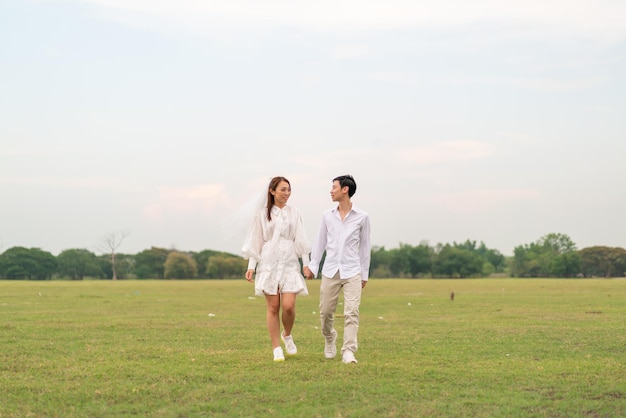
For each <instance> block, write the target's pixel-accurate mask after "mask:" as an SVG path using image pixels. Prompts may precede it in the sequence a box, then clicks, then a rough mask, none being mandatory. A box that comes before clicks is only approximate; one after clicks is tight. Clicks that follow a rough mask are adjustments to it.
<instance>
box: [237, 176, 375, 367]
mask: <svg viewBox="0 0 626 418" xmlns="http://www.w3.org/2000/svg"><path fill="white" fill-rule="evenodd" d="M355 191H356V182H355V181H354V178H353V177H352V176H350V175H345V176H339V177H336V178H334V179H333V184H332V189H331V190H330V196H331V198H332V200H333V202H337V204H338V205H337V206H336V207H334V208H332V209H329V210H327V211H325V212H324V214H323V216H322V223H321V226H320V231H319V234H318V237H317V240H316V242H315V244H314V245H313V247H312V248H311V246H310V245H309V242H308V239H307V236H306V232H305V229H304V224H303V221H302V217H301V215H300V212H299V211H298V209H297V208H295V207H293V206H288V205H287V200H288V199H289V197H290V196H291V184H290V183H289V180H287V179H286V178H284V177H274V178H273V179H272V180H271V181H270V184H269V186H268V190H267V204H266V205H265V207H264V208H263V209H262V210H261V211H259V212H257V213H256V214H255V218H254V222H253V224H252V226H251V227H250V230H249V231H248V235H247V237H246V240H245V243H244V246H243V248H242V253H243V257H244V258H245V259H248V260H249V262H248V270H247V271H246V280H248V281H249V282H252V281H253V280H254V284H255V285H254V288H255V294H257V295H259V296H260V295H264V296H265V300H266V302H267V328H268V330H269V334H270V339H271V342H272V347H273V350H274V351H273V352H274V361H284V360H285V355H284V353H283V349H282V346H281V344H280V341H281V340H282V342H283V343H284V344H285V349H286V351H287V354H289V355H295V354H296V353H297V352H298V350H297V348H296V345H295V343H294V341H293V336H292V335H291V331H292V328H293V324H294V321H295V318H296V295H298V294H300V295H308V290H307V286H306V282H305V281H304V277H303V275H302V273H301V272H300V262H299V258H302V266H303V267H304V276H305V277H306V279H307V280H310V279H312V278H313V277H315V276H317V274H318V272H319V267H320V264H321V262H322V257H323V255H324V252H326V255H325V258H324V260H323V269H322V284H321V286H320V318H321V323H322V335H323V336H324V339H325V346H324V355H325V357H326V358H327V359H332V358H335V356H336V355H337V347H336V345H335V342H336V340H337V332H336V331H335V329H334V326H333V324H334V313H335V310H336V308H337V300H338V299H339V293H340V292H341V290H342V289H343V296H344V333H343V345H342V347H341V354H342V359H343V362H344V363H356V362H357V360H356V358H355V357H354V354H355V353H356V350H357V331H358V329H359V305H360V303H361V289H362V288H363V287H365V285H366V284H367V280H368V278H369V265H370V221H369V216H368V214H367V213H366V212H364V211H363V210H361V209H359V208H357V207H355V206H353V205H352V202H351V201H350V198H351V197H352V196H353V195H354V192H355ZM309 251H310V252H311V258H310V261H309ZM255 270H256V278H254V279H253V277H254V276H255V274H254V273H255ZM281 307H282V324H283V332H280V323H281V321H280V319H279V312H280V309H281Z"/></svg>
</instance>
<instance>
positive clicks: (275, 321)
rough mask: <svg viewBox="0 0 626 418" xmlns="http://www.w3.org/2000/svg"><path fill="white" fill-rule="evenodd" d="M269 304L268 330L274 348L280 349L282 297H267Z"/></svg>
mask: <svg viewBox="0 0 626 418" xmlns="http://www.w3.org/2000/svg"><path fill="white" fill-rule="evenodd" d="M265 301H266V302H267V330H268V331H269V333H270V340H271V341H272V347H273V348H276V347H280V320H279V317H278V314H279V311H280V295H265Z"/></svg>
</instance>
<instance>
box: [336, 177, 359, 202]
mask: <svg viewBox="0 0 626 418" xmlns="http://www.w3.org/2000/svg"><path fill="white" fill-rule="evenodd" d="M335 181H338V182H339V187H341V188H342V189H343V188H344V187H346V186H348V196H350V197H352V196H353V195H354V193H355V192H356V181H354V177H352V176H351V175H350V174H346V175H345V176H339V177H335V178H334V179H333V182H335Z"/></svg>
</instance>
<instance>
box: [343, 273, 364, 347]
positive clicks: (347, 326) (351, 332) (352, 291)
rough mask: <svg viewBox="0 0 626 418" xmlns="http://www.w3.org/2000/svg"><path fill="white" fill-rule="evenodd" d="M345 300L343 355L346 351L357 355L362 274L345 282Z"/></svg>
mask: <svg viewBox="0 0 626 418" xmlns="http://www.w3.org/2000/svg"><path fill="white" fill-rule="evenodd" d="M343 299H344V305H343V315H344V332H343V346H342V347H341V353H342V354H343V353H344V351H346V350H349V351H352V353H356V350H357V349H358V343H357V334H358V331H359V305H360V304H361V275H360V274H357V275H356V276H354V277H352V278H350V279H345V280H343Z"/></svg>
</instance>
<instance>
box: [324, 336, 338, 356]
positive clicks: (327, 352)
mask: <svg viewBox="0 0 626 418" xmlns="http://www.w3.org/2000/svg"><path fill="white" fill-rule="evenodd" d="M336 342H337V331H335V330H333V336H332V338H331V340H330V341H328V338H324V356H325V357H326V358H327V359H331V358H335V356H336V355H337V346H336V345H335V343H336Z"/></svg>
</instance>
